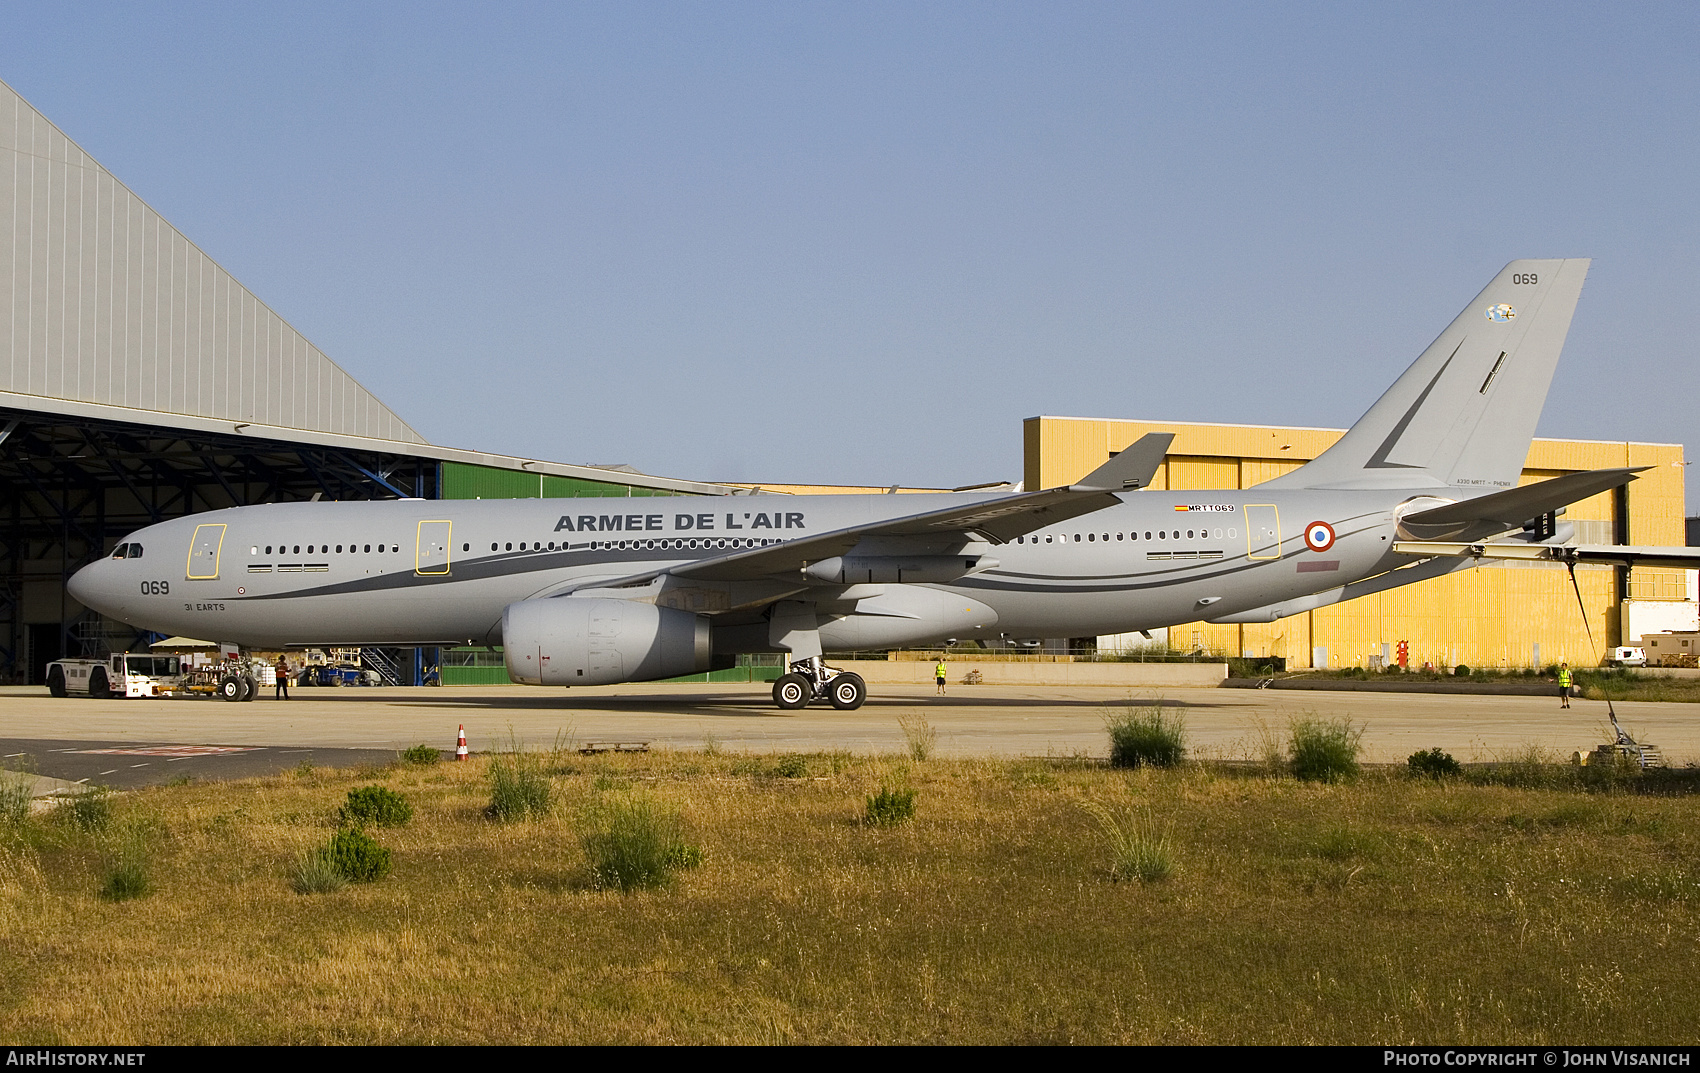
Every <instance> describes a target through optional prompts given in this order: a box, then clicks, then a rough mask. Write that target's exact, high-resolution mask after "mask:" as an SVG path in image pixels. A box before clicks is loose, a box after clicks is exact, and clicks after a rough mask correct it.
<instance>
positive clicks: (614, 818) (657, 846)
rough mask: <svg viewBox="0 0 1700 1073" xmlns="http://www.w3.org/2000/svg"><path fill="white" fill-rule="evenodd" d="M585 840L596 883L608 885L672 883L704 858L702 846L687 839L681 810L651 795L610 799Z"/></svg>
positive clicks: (616, 887) (641, 887) (621, 887)
mask: <svg viewBox="0 0 1700 1073" xmlns="http://www.w3.org/2000/svg"><path fill="white" fill-rule="evenodd" d="M583 844H584V854H585V857H586V858H588V859H589V862H590V877H591V882H592V884H593V885H595V886H597V887H600V888H602V889H604V890H619V891H634V890H647V889H651V888H654V887H665V886H669V885H670V884H671V883H672V882H673V879H674V876H675V875H676V874H677V873H678V872H679V871H681V870H683V869H687V868H695V867H697V866H698V865H700V864H701V863H702V850H701V849H700V848H698V847H697V846H695V845H693V844H692V843H691V842H689V841H688V840H687V839H686V838H685V832H684V821H683V819H682V818H681V817H680V815H679V813H678V811H677V810H676V809H672V808H669V807H667V806H665V805H663V804H661V803H660V802H658V801H655V800H653V799H651V798H648V797H626V798H616V799H614V800H612V801H609V802H607V803H605V804H604V805H603V806H602V807H601V808H600V809H599V810H598V812H597V814H596V816H595V817H594V819H593V821H592V828H591V830H590V831H589V832H587V833H586V834H585V836H584V839H583Z"/></svg>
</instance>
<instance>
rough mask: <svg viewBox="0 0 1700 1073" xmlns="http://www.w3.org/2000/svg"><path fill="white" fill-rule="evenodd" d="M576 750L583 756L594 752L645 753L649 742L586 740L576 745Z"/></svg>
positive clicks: (647, 750)
mask: <svg viewBox="0 0 1700 1073" xmlns="http://www.w3.org/2000/svg"><path fill="white" fill-rule="evenodd" d="M578 751H579V752H581V753H583V754H584V755H585V756H592V755H594V754H596V753H647V752H649V742H647V741H587V742H585V743H584V744H583V745H581V746H579V747H578Z"/></svg>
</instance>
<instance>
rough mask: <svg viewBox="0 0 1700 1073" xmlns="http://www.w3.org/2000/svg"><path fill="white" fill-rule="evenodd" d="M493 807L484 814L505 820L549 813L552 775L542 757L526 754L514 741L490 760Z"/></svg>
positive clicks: (490, 806) (491, 801) (489, 773)
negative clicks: (550, 777)
mask: <svg viewBox="0 0 1700 1073" xmlns="http://www.w3.org/2000/svg"><path fill="white" fill-rule="evenodd" d="M487 776H488V778H489V780H490V805H489V808H487V809H486V810H485V812H486V813H487V814H488V815H489V816H490V817H491V818H492V819H497V820H503V821H508V822H512V821H517V820H523V819H525V818H526V817H527V816H543V815H546V814H547V813H548V812H549V798H550V786H549V776H548V775H547V774H546V773H545V772H544V770H543V758H542V757H540V756H538V755H536V754H535V753H527V752H525V751H524V750H523V749H521V748H520V746H519V743H517V742H515V743H513V744H512V746H511V747H510V748H509V749H508V751H506V752H499V753H495V754H493V755H492V756H491V757H490V767H489V771H488V772H487Z"/></svg>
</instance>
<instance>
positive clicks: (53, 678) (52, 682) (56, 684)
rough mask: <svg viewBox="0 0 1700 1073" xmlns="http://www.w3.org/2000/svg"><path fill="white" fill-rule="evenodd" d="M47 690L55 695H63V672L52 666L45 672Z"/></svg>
mask: <svg viewBox="0 0 1700 1073" xmlns="http://www.w3.org/2000/svg"><path fill="white" fill-rule="evenodd" d="M47 691H48V692H49V693H51V694H53V695H54V696H55V697H63V696H64V695H65V672H64V671H63V670H61V669H60V668H58V667H54V668H52V669H51V670H49V671H48V672H47Z"/></svg>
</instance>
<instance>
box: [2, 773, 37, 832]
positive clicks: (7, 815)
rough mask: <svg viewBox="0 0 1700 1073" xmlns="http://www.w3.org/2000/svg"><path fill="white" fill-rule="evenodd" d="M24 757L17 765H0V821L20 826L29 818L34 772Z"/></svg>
mask: <svg viewBox="0 0 1700 1073" xmlns="http://www.w3.org/2000/svg"><path fill="white" fill-rule="evenodd" d="M27 761H28V758H27V757H26V758H24V759H23V762H20V763H19V764H18V765H17V767H15V768H14V767H0V823H6V824H10V825H12V826H14V827H17V826H21V825H22V824H24V823H25V822H26V821H28V820H29V818H30V802H31V801H32V800H33V799H34V796H35V773H34V772H33V771H31V770H30V765H29V763H28V762H27Z"/></svg>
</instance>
